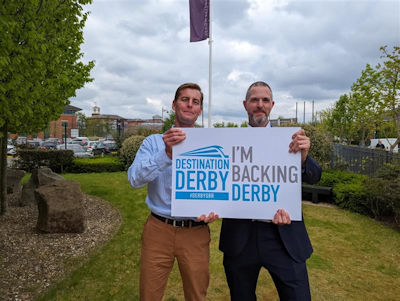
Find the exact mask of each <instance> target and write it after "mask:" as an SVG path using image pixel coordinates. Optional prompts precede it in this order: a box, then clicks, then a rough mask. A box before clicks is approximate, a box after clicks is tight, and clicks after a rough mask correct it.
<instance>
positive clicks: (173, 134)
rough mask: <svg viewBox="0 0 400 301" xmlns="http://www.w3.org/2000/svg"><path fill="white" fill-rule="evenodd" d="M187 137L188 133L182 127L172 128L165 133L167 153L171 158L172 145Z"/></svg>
mask: <svg viewBox="0 0 400 301" xmlns="http://www.w3.org/2000/svg"><path fill="white" fill-rule="evenodd" d="M185 138H186V134H185V132H184V131H182V130H181V129H180V128H171V129H169V130H168V131H166V132H165V133H164V135H163V140H164V143H165V153H166V154H167V156H168V157H169V158H170V159H172V146H173V145H175V144H178V143H181V142H182V141H183V140H185Z"/></svg>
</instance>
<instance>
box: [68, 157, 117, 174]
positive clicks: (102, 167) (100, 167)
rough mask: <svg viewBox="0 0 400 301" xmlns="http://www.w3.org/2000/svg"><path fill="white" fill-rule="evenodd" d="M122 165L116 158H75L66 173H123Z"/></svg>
mask: <svg viewBox="0 0 400 301" xmlns="http://www.w3.org/2000/svg"><path fill="white" fill-rule="evenodd" d="M123 170H124V165H123V164H122V163H121V161H120V160H119V158H118V157H116V156H106V157H95V158H75V159H74V161H73V163H72V164H71V165H70V166H68V168H67V170H66V171H67V172H70V173H89V172H116V171H123Z"/></svg>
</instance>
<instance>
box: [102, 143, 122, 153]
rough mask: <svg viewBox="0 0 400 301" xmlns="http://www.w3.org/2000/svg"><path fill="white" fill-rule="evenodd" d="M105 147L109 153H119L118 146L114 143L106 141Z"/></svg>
mask: <svg viewBox="0 0 400 301" xmlns="http://www.w3.org/2000/svg"><path fill="white" fill-rule="evenodd" d="M103 144H104V146H105V147H106V148H107V150H108V152H109V153H114V152H117V151H118V146H117V144H116V143H115V142H114V141H107V140H106V141H104V142H103Z"/></svg>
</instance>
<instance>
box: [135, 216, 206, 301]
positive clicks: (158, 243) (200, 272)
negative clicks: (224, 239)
mask: <svg viewBox="0 0 400 301" xmlns="http://www.w3.org/2000/svg"><path fill="white" fill-rule="evenodd" d="M209 246H210V230H209V228H208V226H207V225H204V226H196V227H191V228H182V227H179V228H178V227H173V226H172V225H168V224H166V223H163V222H162V221H160V220H158V219H156V218H155V217H154V216H152V215H150V216H149V217H148V218H147V221H146V224H145V226H144V229H143V233H142V252H141V259H140V300H142V301H159V300H162V298H163V296H164V292H165V287H166V286H167V281H168V276H169V273H170V272H171V269H172V267H173V265H174V261H175V257H176V258H177V261H178V265H179V271H180V273H181V277H182V283H183V291H184V294H185V300H190V301H196V300H199V301H200V300H201V301H204V300H206V293H207V288H208V284H209V279H210V275H209V267H208V266H209V259H210V248H209Z"/></svg>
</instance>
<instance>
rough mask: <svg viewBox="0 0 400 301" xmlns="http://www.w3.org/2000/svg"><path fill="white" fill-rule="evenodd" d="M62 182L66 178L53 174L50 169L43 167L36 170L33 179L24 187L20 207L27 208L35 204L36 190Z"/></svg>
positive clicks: (33, 172)
mask: <svg viewBox="0 0 400 301" xmlns="http://www.w3.org/2000/svg"><path fill="white" fill-rule="evenodd" d="M60 180H64V178H63V177H62V176H60V175H59V174H57V173H55V172H53V171H52V170H51V169H50V168H48V167H41V168H36V169H34V170H33V171H32V175H31V178H30V179H29V180H28V181H27V182H26V183H25V184H24V186H23V187H22V195H21V201H20V206H27V205H31V204H34V202H35V194H34V190H35V189H36V188H39V187H40V186H43V185H46V184H49V183H52V182H54V181H60Z"/></svg>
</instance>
